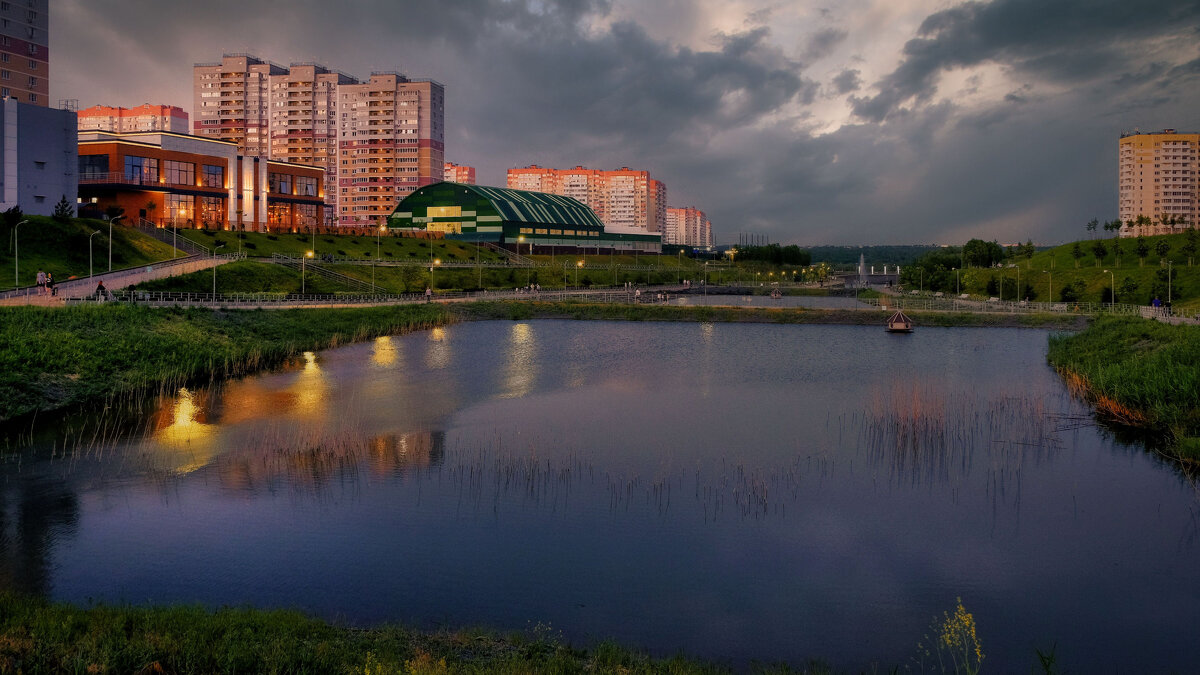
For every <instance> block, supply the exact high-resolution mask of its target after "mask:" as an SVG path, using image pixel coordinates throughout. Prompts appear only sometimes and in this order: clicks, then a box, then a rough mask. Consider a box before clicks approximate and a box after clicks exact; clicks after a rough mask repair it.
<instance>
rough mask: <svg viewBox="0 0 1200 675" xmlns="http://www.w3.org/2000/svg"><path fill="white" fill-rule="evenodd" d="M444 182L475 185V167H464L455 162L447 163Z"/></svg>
mask: <svg viewBox="0 0 1200 675" xmlns="http://www.w3.org/2000/svg"><path fill="white" fill-rule="evenodd" d="M442 180H444V181H446V182H447V183H462V184H464V185H474V184H475V167H473V166H463V165H459V164H455V163H454V162H446V168H445V171H444V172H443V174H442Z"/></svg>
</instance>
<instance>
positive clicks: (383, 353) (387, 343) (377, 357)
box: [371, 335, 396, 367]
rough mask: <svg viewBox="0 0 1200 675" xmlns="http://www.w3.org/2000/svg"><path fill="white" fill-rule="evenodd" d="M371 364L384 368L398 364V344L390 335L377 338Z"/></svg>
mask: <svg viewBox="0 0 1200 675" xmlns="http://www.w3.org/2000/svg"><path fill="white" fill-rule="evenodd" d="M371 362H372V363H374V364H375V365H377V366H383V367H387V366H390V365H392V364H393V363H395V362H396V343H395V342H394V341H393V340H392V338H391V336H390V335H381V336H379V337H377V338H375V348H374V349H373V350H372V351H371Z"/></svg>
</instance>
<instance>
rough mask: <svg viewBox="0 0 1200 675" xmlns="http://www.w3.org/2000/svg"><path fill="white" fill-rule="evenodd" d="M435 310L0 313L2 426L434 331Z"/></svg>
mask: <svg viewBox="0 0 1200 675" xmlns="http://www.w3.org/2000/svg"><path fill="white" fill-rule="evenodd" d="M449 319H450V316H449V314H448V313H447V312H446V311H445V309H444V308H443V307H442V306H441V305H436V304H435V305H407V306H399V307H364V308H353V309H295V310H271V311H263V310H257V311H256V310H237V311H219V310H218V311H214V310H208V309H199V308H193V309H186V310H185V309H178V308H171V309H163V308H149V307H137V306H123V305H106V306H70V307H60V308H42V307H0V344H2V345H4V347H3V349H0V421H4V420H10V419H13V418H16V417H19V416H22V415H26V414H29V413H33V412H35V411H44V410H54V409H57V408H63V407H66V406H71V405H78V404H82V403H88V402H97V401H102V400H105V399H109V398H112V397H115V396H121V395H131V394H136V393H138V392H143V391H152V390H156V389H159V388H173V387H177V386H179V385H182V384H185V383H187V382H191V381H196V380H199V379H208V378H220V377H228V376H233V375H241V374H245V373H249V372H253V371H255V370H258V369H260V368H264V367H269V366H271V365H274V364H277V363H280V362H282V361H283V360H285V359H287V358H289V357H292V356H295V355H297V354H300V353H302V352H304V351H310V350H317V349H325V348H328V347H334V346H337V345H339V344H345V343H348V342H354V341H358V340H363V339H366V338H370V337H374V336H378V335H392V334H396V333H401V332H405V331H409V330H416V329H421V328H427V327H431V326H435V325H440V324H443V323H445V322H447V321H448V320H449Z"/></svg>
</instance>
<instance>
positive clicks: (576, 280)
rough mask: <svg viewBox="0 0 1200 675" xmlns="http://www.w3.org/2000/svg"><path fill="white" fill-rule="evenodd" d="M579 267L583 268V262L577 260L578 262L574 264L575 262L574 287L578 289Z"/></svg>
mask: <svg viewBox="0 0 1200 675" xmlns="http://www.w3.org/2000/svg"><path fill="white" fill-rule="evenodd" d="M580 267H583V261H582V260H579V261H576V262H575V287H576V288H579V268H580Z"/></svg>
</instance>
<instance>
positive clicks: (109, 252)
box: [108, 214, 125, 272]
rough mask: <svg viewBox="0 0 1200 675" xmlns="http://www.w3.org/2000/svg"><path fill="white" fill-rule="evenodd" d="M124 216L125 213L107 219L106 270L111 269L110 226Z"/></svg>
mask: <svg viewBox="0 0 1200 675" xmlns="http://www.w3.org/2000/svg"><path fill="white" fill-rule="evenodd" d="M124 217H125V214H121V215H119V216H115V217H113V218H112V219H111V220H109V221H108V271H109V272H111V271H112V226H113V223H115V222H117V221H118V220H120V219H122V218H124Z"/></svg>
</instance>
